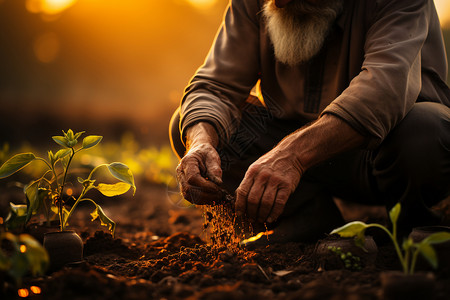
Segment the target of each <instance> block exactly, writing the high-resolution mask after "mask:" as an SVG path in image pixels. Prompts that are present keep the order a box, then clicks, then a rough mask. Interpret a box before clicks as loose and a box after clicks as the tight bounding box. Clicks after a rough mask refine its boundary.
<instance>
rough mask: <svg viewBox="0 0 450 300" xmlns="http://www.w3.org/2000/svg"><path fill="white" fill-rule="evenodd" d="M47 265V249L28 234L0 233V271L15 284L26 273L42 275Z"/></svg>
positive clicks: (20, 280) (18, 284)
mask: <svg viewBox="0 0 450 300" xmlns="http://www.w3.org/2000/svg"><path fill="white" fill-rule="evenodd" d="M48 265H49V258H48V254H47V251H46V250H45V249H44V247H42V246H41V244H39V242H38V241H36V240H35V239H34V238H33V237H32V236H30V235H28V234H20V235H14V234H12V233H11V232H1V233H0V271H4V272H6V274H8V275H9V276H10V277H11V278H12V279H14V281H15V283H16V285H17V286H20V285H21V284H22V277H23V276H25V275H26V274H28V273H31V275H33V276H39V275H43V274H44V273H45V271H46V270H47V267H48Z"/></svg>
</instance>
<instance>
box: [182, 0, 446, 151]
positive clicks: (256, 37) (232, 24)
mask: <svg viewBox="0 0 450 300" xmlns="http://www.w3.org/2000/svg"><path fill="white" fill-rule="evenodd" d="M263 3H264V0H232V1H231V4H230V6H229V8H228V10H227V13H226V15H225V19H224V21H223V23H222V26H221V28H220V30H219V32H218V35H217V37H216V39H215V41H214V44H213V45H212V47H211V50H210V52H209V54H208V57H207V59H206V60H205V63H204V65H203V66H201V67H200V68H199V69H198V71H197V73H196V74H195V76H194V77H193V78H192V80H191V82H190V83H189V85H188V87H187V88H186V91H185V95H184V97H183V99H182V104H181V110H180V114H181V116H180V117H181V124H180V126H181V132H182V134H183V132H184V130H185V129H186V128H187V127H188V126H190V125H192V124H193V123H195V122H198V121H207V122H210V123H211V124H213V125H214V126H215V128H216V129H217V131H218V133H219V135H220V137H221V139H222V140H223V141H225V142H226V141H227V140H229V138H230V136H231V135H232V134H233V132H234V131H235V129H236V126H237V124H239V120H240V116H241V108H242V107H243V104H244V102H245V100H246V99H247V97H248V95H249V92H250V91H251V89H252V87H253V86H254V85H255V83H256V82H257V81H258V80H261V81H260V87H261V92H262V95H263V97H264V103H265V105H266V106H267V108H268V109H269V111H270V113H271V114H272V116H273V117H276V118H290V119H291V118H299V119H301V120H305V121H311V120H314V119H316V118H318V117H319V116H320V115H321V114H334V115H336V116H338V117H340V118H342V119H344V120H345V121H347V122H348V123H349V124H350V125H351V126H352V127H353V128H354V129H356V130H357V131H358V132H359V133H361V134H363V135H364V136H366V137H367V138H368V140H369V143H368V147H369V148H372V147H375V146H377V145H378V144H379V143H380V142H381V141H382V140H383V139H384V138H385V137H386V135H387V134H388V133H389V131H390V130H392V128H393V127H394V126H395V125H396V124H397V123H398V122H399V121H401V120H402V119H403V117H404V116H405V115H406V114H407V113H408V111H409V110H410V109H411V107H412V105H413V104H414V103H415V102H416V101H434V102H440V103H444V104H446V105H447V106H450V91H449V88H448V87H447V85H446V84H445V81H446V76H447V61H446V56H445V49H444V44H443V39H442V33H441V29H440V25H439V20H438V17H437V14H436V10H435V7H434V4H433V1H432V0H344V10H343V13H342V14H341V15H340V16H339V17H338V18H337V20H336V23H335V25H334V27H333V28H332V30H331V32H330V34H329V36H328V38H327V40H326V42H325V45H324V47H323V49H322V51H321V52H320V53H319V54H318V55H316V56H315V57H314V58H313V59H312V60H311V61H309V62H307V63H304V64H301V65H298V66H295V67H289V66H287V65H285V64H282V63H280V62H277V61H276V60H275V58H274V53H273V48H272V45H271V42H270V39H269V36H268V34H267V31H266V28H265V20H264V18H263V16H262V14H261V10H262V5H263ZM183 136H184V134H183Z"/></svg>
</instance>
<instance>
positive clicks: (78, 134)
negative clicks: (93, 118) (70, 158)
mask: <svg viewBox="0 0 450 300" xmlns="http://www.w3.org/2000/svg"><path fill="white" fill-rule="evenodd" d="M83 133H85V131H81V132H77V133H76V134H75V136H74V139H76V140H78V138H79V137H80V136H81V135H82V134H83Z"/></svg>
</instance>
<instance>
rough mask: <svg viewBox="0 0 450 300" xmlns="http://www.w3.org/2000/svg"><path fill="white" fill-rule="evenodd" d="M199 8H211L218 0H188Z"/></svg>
mask: <svg viewBox="0 0 450 300" xmlns="http://www.w3.org/2000/svg"><path fill="white" fill-rule="evenodd" d="M186 1H187V2H189V3H190V4H192V5H194V6H195V7H197V8H209V7H211V6H213V5H214V4H216V2H217V0H186Z"/></svg>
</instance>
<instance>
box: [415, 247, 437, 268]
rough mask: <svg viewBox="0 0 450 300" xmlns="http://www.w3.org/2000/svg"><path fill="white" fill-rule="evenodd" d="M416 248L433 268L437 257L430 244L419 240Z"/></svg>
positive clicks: (435, 265)
mask: <svg viewBox="0 0 450 300" xmlns="http://www.w3.org/2000/svg"><path fill="white" fill-rule="evenodd" d="M417 249H418V250H419V251H420V253H421V254H422V255H423V257H425V259H426V260H427V261H428V262H429V263H430V265H431V266H432V267H433V268H434V269H436V268H437V267H438V258H437V255H436V251H434V249H433V247H432V246H431V245H429V244H426V243H423V242H421V243H419V246H418V248H417Z"/></svg>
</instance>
